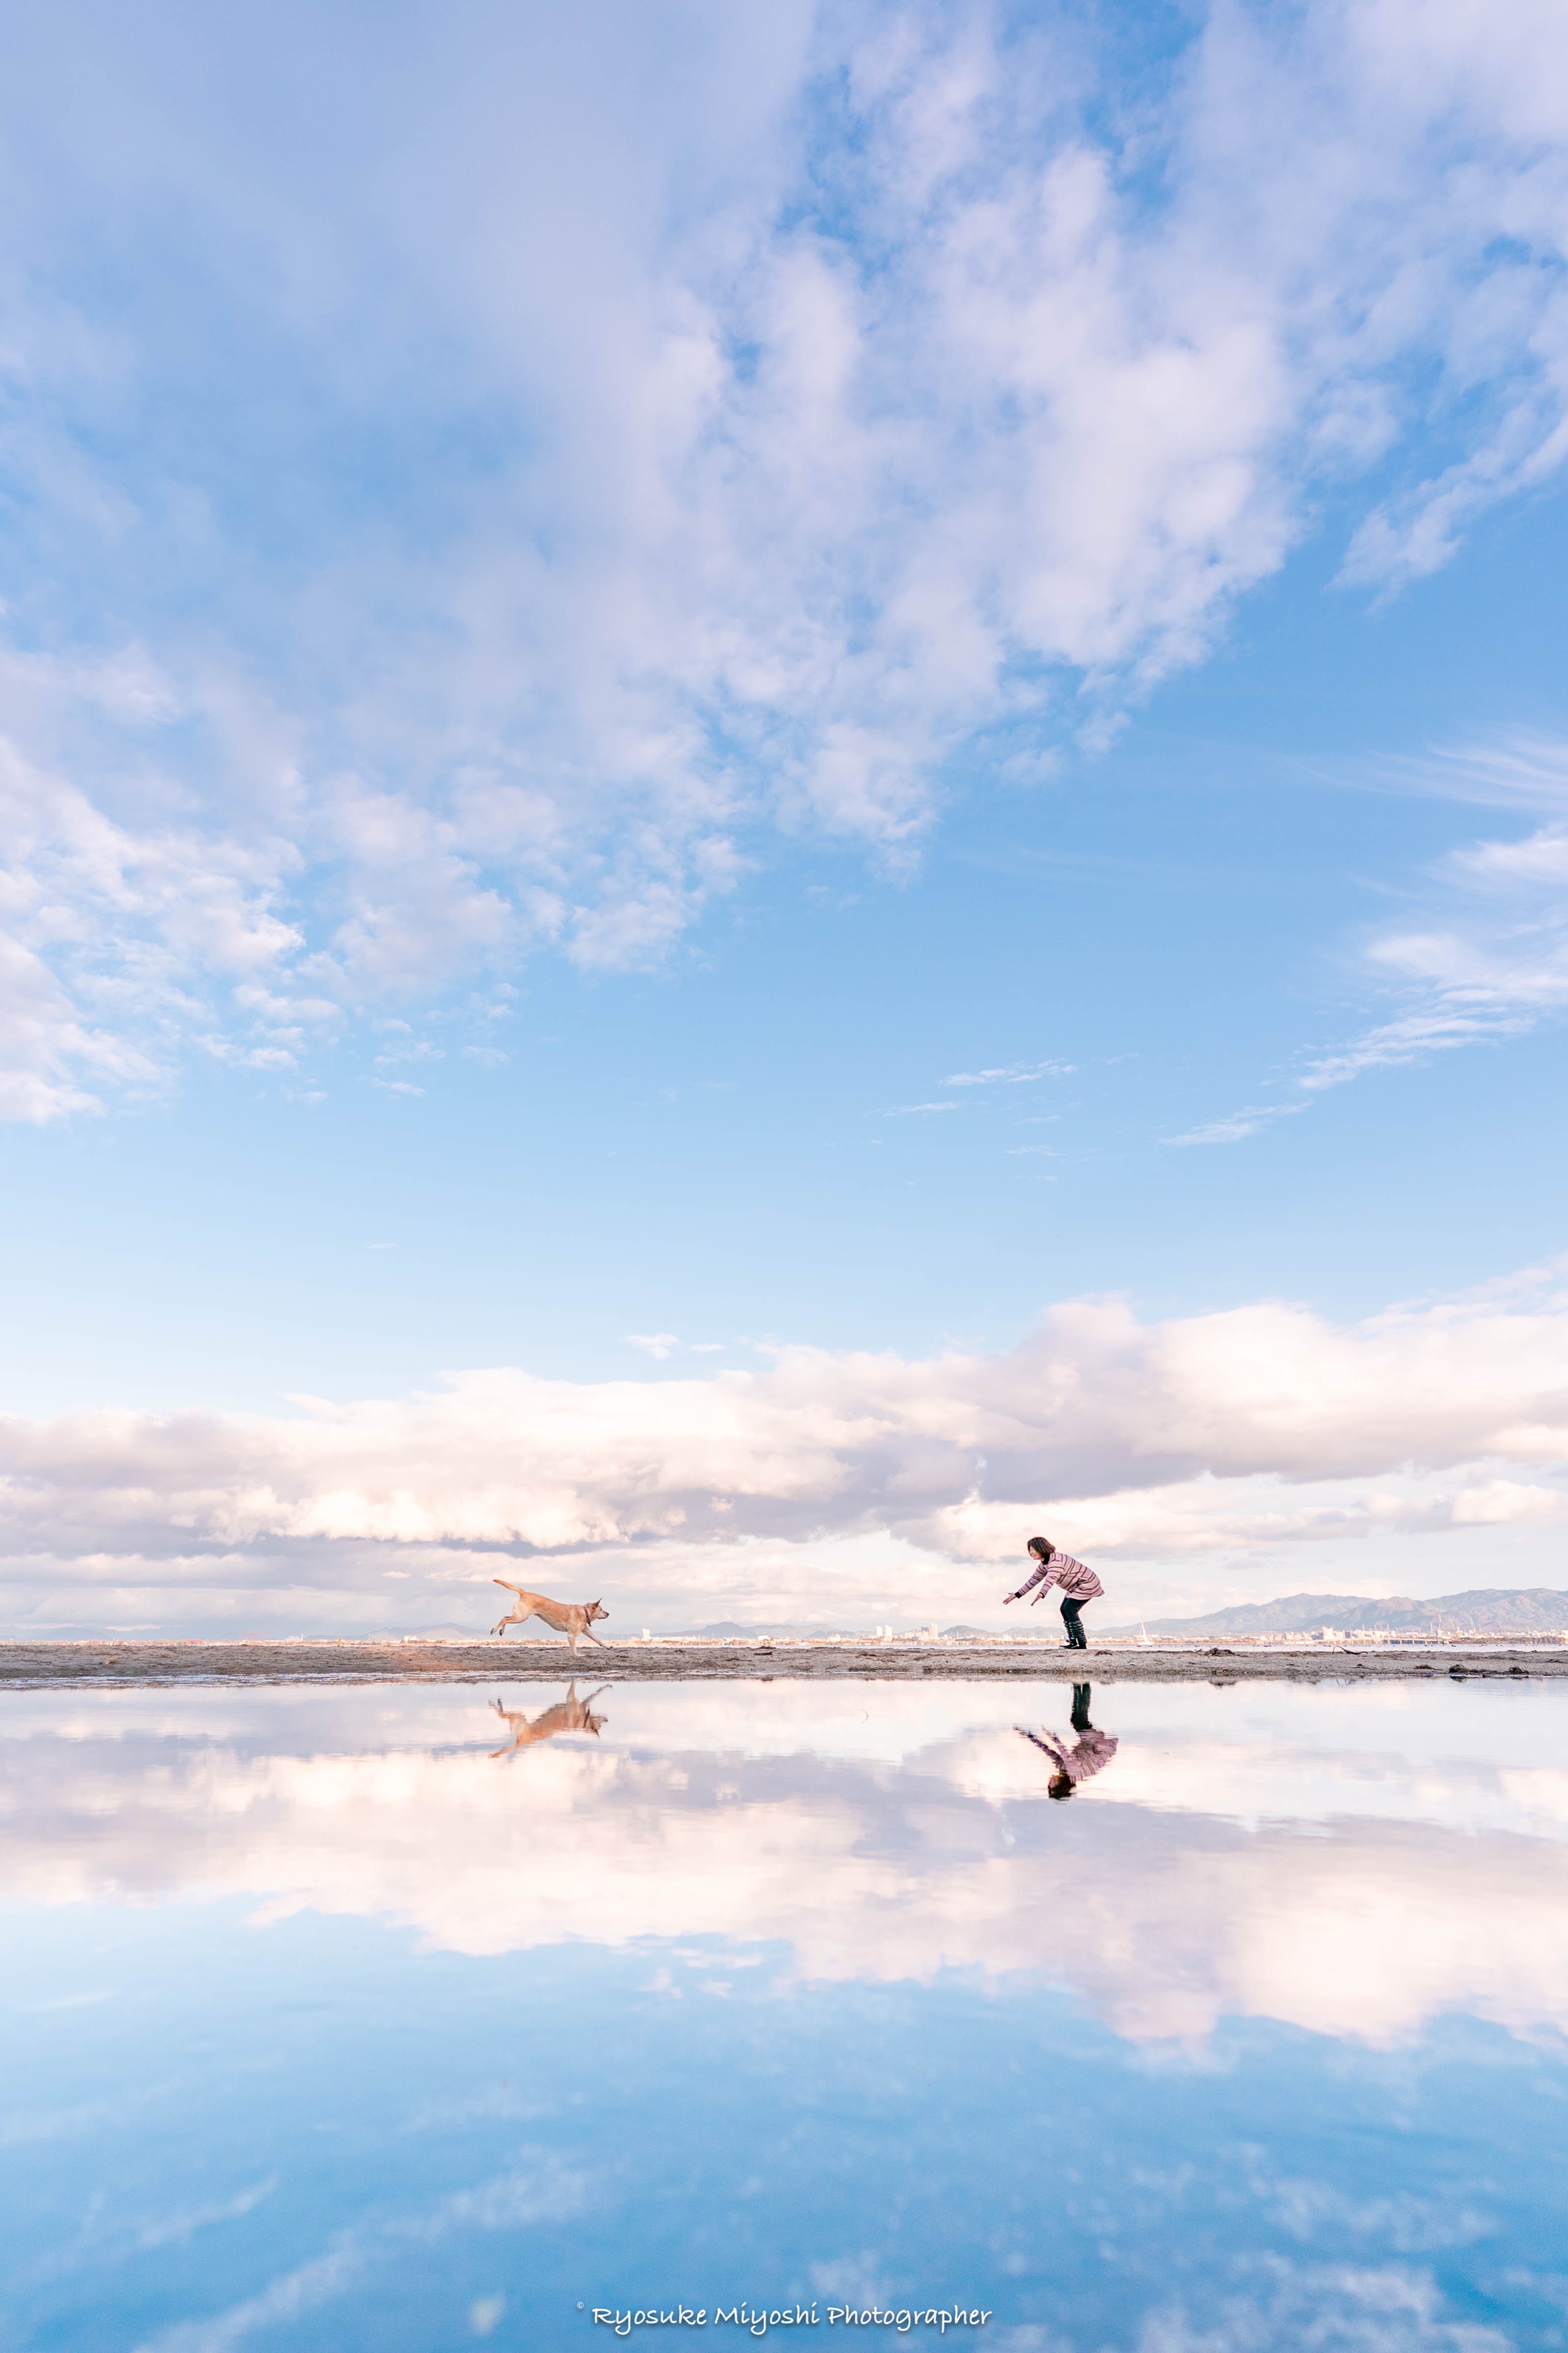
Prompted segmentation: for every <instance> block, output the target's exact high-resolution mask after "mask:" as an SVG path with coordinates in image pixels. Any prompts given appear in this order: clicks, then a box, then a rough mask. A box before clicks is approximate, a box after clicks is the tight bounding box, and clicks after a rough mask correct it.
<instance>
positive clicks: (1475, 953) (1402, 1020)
mask: <svg viewBox="0 0 1568 2353" xmlns="http://www.w3.org/2000/svg"><path fill="white" fill-rule="evenodd" d="M1429 772H1430V773H1433V774H1435V775H1436V777H1437V778H1438V779H1439V781H1440V783H1441V784H1443V785H1446V786H1447V787H1448V788H1449V789H1455V788H1456V787H1455V778H1456V777H1457V776H1458V777H1463V778H1466V779H1474V786H1473V790H1472V789H1471V788H1470V787H1467V789H1466V791H1465V794H1464V797H1467V798H1468V797H1497V798H1508V799H1510V800H1512V801H1513V802H1515V803H1516V804H1518V803H1525V804H1527V805H1533V806H1536V807H1541V806H1542V805H1543V804H1544V805H1545V806H1556V805H1560V803H1561V800H1562V798H1563V795H1564V793H1568V744H1551V743H1548V742H1544V741H1536V742H1534V743H1532V744H1531V746H1530V748H1529V753H1528V756H1526V755H1525V754H1522V753H1521V750H1520V747H1519V745H1518V744H1517V742H1508V743H1504V744H1502V745H1501V746H1500V748H1499V752H1498V754H1497V758H1496V760H1495V761H1493V760H1492V759H1490V758H1489V756H1488V754H1487V753H1486V751H1485V749H1484V747H1479V746H1472V747H1468V748H1467V749H1466V751H1465V752H1464V753H1463V754H1459V755H1457V757H1456V760H1455V761H1454V762H1453V763H1452V764H1450V763H1449V762H1448V760H1447V758H1446V756H1445V755H1444V754H1433V755H1432V761H1431V763H1430V768H1429ZM1409 773H1410V774H1412V775H1414V773H1415V772H1414V770H1412V771H1410V772H1409ZM1494 786H1496V790H1495V792H1494V791H1493V787H1494ZM1552 796H1555V799H1553V798H1552ZM1425 889H1426V895H1427V897H1428V900H1429V902H1433V903H1434V904H1435V907H1436V909H1438V910H1440V912H1439V913H1437V915H1436V920H1429V921H1427V922H1425V923H1418V924H1405V925H1400V926H1398V927H1394V928H1391V929H1388V930H1385V931H1384V932H1381V933H1378V934H1374V935H1373V937H1372V938H1371V939H1369V940H1367V941H1366V942H1365V943H1364V944H1363V949H1362V961H1363V971H1364V972H1366V973H1367V974H1368V976H1370V977H1372V978H1373V980H1374V981H1375V982H1376V983H1377V984H1379V985H1380V987H1382V988H1383V989H1384V990H1385V991H1397V993H1398V995H1399V996H1400V997H1403V998H1404V1000H1405V1002H1404V1005H1403V1007H1402V1008H1401V1009H1400V1010H1399V1011H1397V1012H1396V1013H1394V1015H1393V1016H1392V1018H1388V1019H1385V1020H1382V1021H1377V1022H1374V1023H1373V1024H1372V1025H1371V1026H1369V1027H1368V1028H1366V1029H1363V1030H1362V1031H1361V1032H1360V1033H1359V1034H1358V1035H1356V1036H1353V1037H1352V1038H1350V1039H1347V1040H1346V1041H1345V1042H1344V1044H1342V1045H1341V1046H1337V1047H1334V1048H1332V1049H1331V1050H1328V1051H1324V1052H1320V1053H1317V1054H1315V1055H1313V1056H1311V1057H1310V1059H1309V1060H1307V1061H1306V1064H1305V1067H1304V1068H1302V1069H1300V1071H1298V1072H1297V1073H1296V1075H1295V1076H1294V1077H1293V1078H1292V1079H1290V1081H1289V1091H1288V1092H1285V1093H1283V1094H1282V1095H1281V1098H1280V1099H1279V1101H1276V1102H1272V1103H1265V1104H1261V1105H1258V1104H1253V1105H1248V1106H1247V1107H1246V1108H1245V1109H1243V1110H1241V1111H1237V1112H1234V1113H1230V1114H1229V1115H1228V1116H1226V1117H1225V1118H1222V1119H1216V1120H1212V1121H1208V1122H1205V1123H1204V1124H1201V1125H1199V1126H1197V1127H1194V1128H1193V1129H1191V1130H1189V1131H1188V1132H1186V1133H1185V1134H1181V1135H1177V1136H1173V1137H1171V1138H1170V1139H1168V1140H1169V1141H1170V1142H1172V1143H1173V1144H1235V1143H1239V1142H1241V1141H1242V1140H1244V1139H1245V1138H1246V1137H1247V1136H1250V1135H1254V1134H1257V1133H1258V1131H1259V1130H1260V1129H1261V1128H1263V1127H1266V1126H1268V1125H1269V1124H1272V1123H1273V1122H1274V1121H1277V1120H1279V1119H1285V1118H1289V1117H1290V1116H1292V1115H1293V1114H1294V1113H1298V1112H1300V1111H1301V1110H1303V1109H1305V1108H1306V1103H1304V1102H1303V1100H1302V1098H1303V1097H1305V1098H1306V1099H1308V1100H1309V1101H1310V1099H1311V1098H1312V1097H1314V1096H1317V1095H1321V1094H1323V1093H1325V1092H1327V1091H1328V1090H1329V1089H1331V1088H1333V1087H1340V1086H1345V1085H1347V1084H1349V1083H1350V1082H1352V1080H1355V1079H1359V1078H1362V1077H1363V1076H1365V1075H1366V1074H1367V1073H1368V1072H1370V1071H1385V1070H1401V1069H1406V1068H1409V1067H1410V1066H1411V1065H1413V1064H1416V1063H1420V1062H1424V1061H1426V1060H1430V1059H1431V1058H1432V1057H1433V1056H1434V1055H1437V1054H1444V1053H1451V1052H1454V1051H1456V1050H1458V1049H1459V1048H1461V1047H1467V1046H1478V1045H1486V1044H1491V1043H1498V1042H1500V1041H1501V1040H1503V1039H1509V1038H1518V1037H1522V1036H1524V1035H1526V1034H1527V1033H1528V1032H1529V1031H1530V1030H1531V1029H1535V1028H1536V1027H1537V1026H1538V1025H1539V1024H1540V1023H1541V1022H1542V1021H1544V1020H1549V1019H1551V1018H1552V1017H1554V1016H1556V1015H1559V1014H1561V1013H1563V1011H1564V1010H1565V1009H1568V826H1565V825H1564V824H1563V822H1562V821H1561V820H1560V819H1554V820H1552V822H1550V823H1548V824H1546V825H1543V826H1541V827H1538V828H1536V829H1535V830H1534V831H1533V832H1531V833H1530V834H1526V835H1523V836H1521V837H1517V838H1514V839H1501V840H1497V839H1489V840H1481V841H1478V842H1474V843H1471V844H1469V845H1468V846H1466V847H1465V848H1462V849H1456V850H1454V851H1452V852H1451V853H1450V854H1449V856H1447V858H1445V859H1444V860H1442V861H1441V862H1440V863H1439V864H1438V865H1437V866H1436V868H1434V869H1433V870H1432V871H1431V872H1430V874H1429V875H1428V876H1427V877H1426V882H1425Z"/></svg>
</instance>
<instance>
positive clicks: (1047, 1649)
mask: <svg viewBox="0 0 1568 2353" xmlns="http://www.w3.org/2000/svg"><path fill="white" fill-rule="evenodd" d="M572 1674H577V1675H580V1676H588V1677H591V1678H592V1679H593V1680H594V1681H595V1682H599V1681H605V1680H608V1681H611V1682H616V1683H626V1682H635V1683H699V1682H700V1683H708V1682H740V1681H749V1682H766V1681H771V1680H774V1679H776V1678H779V1677H788V1678H790V1679H792V1680H795V1679H801V1680H812V1679H819V1680H820V1679H833V1680H838V1679H844V1678H850V1679H857V1678H858V1679H861V1680H865V1681H870V1682H877V1683H918V1682H921V1681H922V1680H940V1681H944V1682H951V1681H963V1682H984V1683H993V1682H1014V1681H1021V1680H1025V1679H1027V1680H1029V1681H1031V1682H1037V1681H1039V1680H1040V1679H1042V1678H1045V1679H1047V1680H1050V1681H1056V1682H1060V1683H1071V1682H1073V1681H1075V1680H1081V1679H1092V1680H1093V1681H1095V1682H1096V1683H1362V1682H1368V1683H1370V1682H1376V1683H1389V1682H1395V1683H1399V1682H1404V1683H1409V1682H1428V1681H1430V1680H1432V1679H1433V1678H1434V1677H1457V1678H1466V1679H1468V1678H1469V1677H1471V1676H1486V1677H1500V1678H1503V1679H1505V1680H1513V1681H1519V1680H1521V1679H1525V1678H1529V1679H1534V1680H1538V1679H1549V1680H1557V1679H1559V1678H1565V1677H1568V1644H1563V1645H1558V1644H1546V1643H1530V1642H1522V1641H1508V1640H1507V1639H1500V1638H1496V1637H1494V1638H1492V1639H1490V1640H1476V1641H1452V1642H1441V1643H1438V1642H1434V1643H1431V1644H1422V1645H1419V1646H1415V1645H1412V1646H1408V1647H1406V1646H1404V1645H1401V1646H1400V1647H1398V1648H1397V1649H1396V1648H1393V1647H1388V1646H1384V1645H1382V1644H1368V1645H1366V1646H1365V1647H1364V1648H1357V1647H1356V1646H1355V1645H1354V1644H1353V1643H1352V1642H1348V1641H1347V1642H1334V1643H1323V1642H1310V1641H1302V1642H1301V1643H1300V1644H1299V1645H1290V1646H1287V1645H1283V1644H1278V1645H1269V1646H1268V1647H1267V1648H1259V1649H1257V1650H1253V1649H1246V1648H1232V1647H1231V1646H1229V1645H1227V1644H1225V1643H1215V1642H1209V1643H1196V1642H1194V1643H1191V1644H1181V1645H1178V1644H1175V1643H1165V1644H1163V1645H1162V1646H1161V1647H1159V1648H1158V1649H1149V1650H1143V1649H1141V1648H1139V1647H1138V1646H1136V1645H1132V1644H1130V1645H1127V1646H1125V1647H1124V1646H1122V1645H1120V1644H1116V1645H1111V1644H1105V1645H1101V1644H1099V1643H1091V1644H1090V1646H1089V1650H1088V1651H1076V1652H1069V1651H1067V1650H1065V1649H1062V1648H1058V1647H1054V1646H1051V1645H1048V1644H1046V1643H1043V1642H1042V1643H1029V1644H1023V1643H1016V1644H1009V1643H981V1642H976V1643H970V1642H963V1641H942V1642H940V1643H938V1642H931V1641H896V1642H891V1643H885V1642H875V1641H865V1642H855V1641H832V1642H813V1641H776V1642H762V1641H746V1642H681V1641H653V1642H648V1643H644V1642H625V1643H615V1644H611V1643H606V1644H605V1645H604V1647H603V1648H602V1649H600V1650H598V1651H593V1650H589V1649H587V1648H584V1651H583V1652H582V1653H581V1654H580V1656H579V1657H578V1658H577V1659H575V1660H574V1659H573V1657H572V1655H571V1652H570V1651H568V1650H567V1648H566V1646H565V1644H564V1643H554V1642H549V1643H546V1642H542V1641H528V1642H506V1643H503V1642H498V1641H486V1640H482V1639H481V1640H479V1641H474V1642H471V1643H459V1642H440V1643H436V1642H414V1641H409V1642H401V1641H400V1642H353V1641H343V1642H324V1641H300V1642H272V1641H236V1642H179V1641H176V1642H145V1641H141V1642H136V1641H103V1642H85V1641H70V1642H4V1643H0V1690H4V1689H9V1690H12V1691H37V1690H43V1689H47V1690H58V1689H61V1688H66V1689H103V1688H106V1687H114V1686H127V1685H132V1686H134V1685H156V1684H163V1683H249V1684H255V1683H495V1682H502V1683H563V1682H564V1681H565V1680H566V1678H567V1677H568V1676H569V1675H572Z"/></svg>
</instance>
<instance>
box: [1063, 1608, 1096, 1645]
mask: <svg viewBox="0 0 1568 2353" xmlns="http://www.w3.org/2000/svg"><path fill="white" fill-rule="evenodd" d="M1082 1608H1083V1604H1082V1602H1081V1601H1069V1600H1067V1599H1064V1600H1063V1602H1062V1624H1063V1625H1064V1626H1065V1627H1066V1628H1067V1630H1068V1642H1069V1643H1070V1644H1071V1645H1072V1647H1073V1649H1074V1650H1075V1651H1087V1650H1088V1648H1089V1640H1088V1637H1087V1636H1086V1634H1085V1633H1084V1630H1083V1620H1082V1619H1081V1618H1080V1617H1079V1610H1080V1609H1082Z"/></svg>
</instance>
